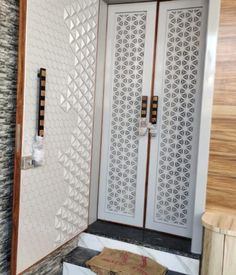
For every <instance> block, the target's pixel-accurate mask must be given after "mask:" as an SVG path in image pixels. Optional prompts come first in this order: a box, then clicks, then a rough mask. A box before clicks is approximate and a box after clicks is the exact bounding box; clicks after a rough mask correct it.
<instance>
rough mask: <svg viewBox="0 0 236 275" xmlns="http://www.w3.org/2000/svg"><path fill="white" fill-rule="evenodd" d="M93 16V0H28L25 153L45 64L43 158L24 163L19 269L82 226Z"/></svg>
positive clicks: (90, 122) (32, 132)
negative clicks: (32, 163) (27, 165)
mask: <svg viewBox="0 0 236 275" xmlns="http://www.w3.org/2000/svg"><path fill="white" fill-rule="evenodd" d="M97 20H98V1H97V0H88V1H85V0H77V1H75V0H73V1H72V0H62V1H57V2H55V1H53V0H50V1H46V0H44V1H39V0H37V1H35V0H34V1H33V0H31V1H28V7H27V45H26V82H25V105H24V106H25V107H24V131H23V132H24V134H23V154H24V155H29V154H31V153H32V143H33V140H34V136H35V129H36V114H37V92H38V90H37V72H38V69H39V68H40V67H44V68H46V69H47V92H46V107H45V137H44V150H45V163H44V165H43V166H41V167H38V168H36V169H31V170H26V171H22V178H21V202H20V205H21V206H20V224H19V252H18V263H19V265H18V271H22V270H24V269H25V268H27V267H29V266H30V265H31V264H33V263H35V262H36V261H38V260H40V259H41V258H43V257H44V256H45V255H47V254H48V253H50V252H51V251H52V250H53V249H55V248H56V247H58V246H59V245H62V244H63V243H64V242H65V241H68V240H69V239H71V238H72V237H74V236H75V235H76V234H78V233H80V232H81V231H82V230H84V229H85V228H86V226H87V220H88V219H87V218H88V199H89V198H88V197H89V182H90V161H91V144H92V126H93V101H94V99H93V98H94V92H95V71H96V39H97ZM26 255H27V256H26Z"/></svg>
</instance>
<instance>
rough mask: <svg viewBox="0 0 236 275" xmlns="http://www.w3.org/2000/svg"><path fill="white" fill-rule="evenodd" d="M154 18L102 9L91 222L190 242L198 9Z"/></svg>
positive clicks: (173, 5) (185, 7)
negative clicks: (100, 100) (94, 218)
mask: <svg viewBox="0 0 236 275" xmlns="http://www.w3.org/2000/svg"><path fill="white" fill-rule="evenodd" d="M156 10H157V7H156V3H155V2H149V3H147V2H146V3H135V4H124V5H112V6H110V7H109V13H108V30H107V52H106V71H105V92H104V114H103V136H102V153H101V170H100V190H99V211H98V218H99V219H102V220H108V221H112V222H117V223H123V224H128V225H133V226H138V227H143V226H144V227H146V228H149V229H154V230H158V231H163V232H167V233H171V234H176V235H181V236H185V237H191V234H192V233H191V232H192V223H193V218H194V217H193V204H194V199H195V196H194V193H195V170H196V162H197V159H196V158H197V157H196V152H197V148H198V129H199V114H200V108H201V101H202V98H201V84H202V77H203V76H202V66H203V61H204V58H203V57H204V42H205V37H204V35H205V31H204V25H205V8H204V1H198V0H188V1H167V2H161V3H160V7H159V14H158V15H157V14H156ZM157 18H158V19H157ZM156 21H158V32H157V33H158V35H157V39H155V37H156ZM154 58H155V59H156V60H154ZM153 96H157V97H158V103H157V104H154V108H153V109H152V110H150V105H151V100H152V98H153ZM145 103H146V104H145ZM154 103H155V102H154ZM145 108H146V110H145ZM155 108H156V109H157V123H155V121H154V122H153V120H152V119H153V117H152V116H155V111H156V109H155ZM145 114H146V117H145ZM154 120H155V119H154ZM152 122H153V123H152ZM151 133H152V134H151Z"/></svg>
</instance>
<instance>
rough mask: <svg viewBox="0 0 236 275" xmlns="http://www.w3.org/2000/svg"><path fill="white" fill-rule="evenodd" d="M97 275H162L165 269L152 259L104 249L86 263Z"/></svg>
mask: <svg viewBox="0 0 236 275" xmlns="http://www.w3.org/2000/svg"><path fill="white" fill-rule="evenodd" d="M86 265H87V266H88V267H90V269H91V270H92V271H94V272H95V273H96V274H98V275H164V274H166V272H167V268H166V267H164V266H162V265H160V264H159V263H157V262H155V261H153V260H152V259H150V258H148V257H145V256H140V255H137V254H134V253H130V252H127V251H122V250H116V249H110V248H104V250H103V251H102V252H101V254H99V255H98V256H95V257H93V258H92V259H91V260H89V261H87V262H86Z"/></svg>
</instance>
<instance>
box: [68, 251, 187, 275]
mask: <svg viewBox="0 0 236 275" xmlns="http://www.w3.org/2000/svg"><path fill="white" fill-rule="evenodd" d="M98 254H99V252H98V251H95V250H92V249H88V248H83V247H77V248H75V249H74V250H73V251H71V252H70V253H69V254H68V255H67V256H66V257H65V258H64V262H66V263H69V264H74V265H78V266H82V267H86V265H85V263H86V262H87V261H88V260H90V259H91V258H92V257H94V256H96V255H98ZM166 275H184V274H182V273H178V272H174V271H171V270H168V272H167V273H166Z"/></svg>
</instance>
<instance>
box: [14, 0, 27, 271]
mask: <svg viewBox="0 0 236 275" xmlns="http://www.w3.org/2000/svg"><path fill="white" fill-rule="evenodd" d="M19 3H20V7H19V38H18V41H19V44H18V72H17V98H16V139H15V143H16V146H15V147H16V149H15V159H14V184H13V208H12V209H13V210H12V244H11V271H10V273H11V275H16V272H17V247H18V225H19V206H20V179H21V149H22V128H23V106H24V77H25V39H26V11H27V0H20V1H19Z"/></svg>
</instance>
